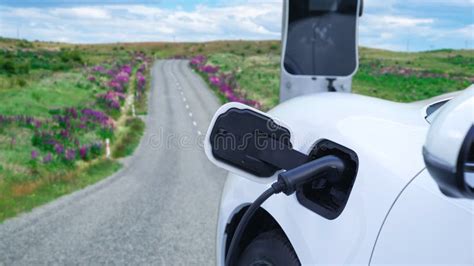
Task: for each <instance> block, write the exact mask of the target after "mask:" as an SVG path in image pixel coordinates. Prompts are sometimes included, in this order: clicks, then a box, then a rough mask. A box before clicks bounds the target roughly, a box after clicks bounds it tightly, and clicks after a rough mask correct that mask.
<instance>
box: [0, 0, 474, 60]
mask: <svg viewBox="0 0 474 266" xmlns="http://www.w3.org/2000/svg"><path fill="white" fill-rule="evenodd" d="M282 1H283V0H200V1H198V0H176V1H173V0H102V1H99V0H72V1H67V0H0V36H2V37H10V38H18V37H19V38H22V39H27V40H31V41H33V40H41V41H60V42H71V43H115V42H148V41H151V42H153V41H176V42H184V41H185V42H195V41H199V42H201V41H212V40H271V39H275V40H278V39H280V37H281V24H282V22H281V20H282V6H283V5H282ZM296 1H298V0H296ZM364 12H365V13H364V16H363V17H362V18H361V20H360V27H359V43H360V45H363V46H368V47H374V48H381V49H389V50H396V51H421V50H433V49H442V48H454V49H465V48H469V49H472V48H473V46H474V0H398V1H395V0H365V8H364Z"/></svg>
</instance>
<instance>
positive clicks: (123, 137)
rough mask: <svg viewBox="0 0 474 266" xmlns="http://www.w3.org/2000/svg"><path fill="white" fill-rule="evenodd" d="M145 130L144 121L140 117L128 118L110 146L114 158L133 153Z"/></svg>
mask: <svg viewBox="0 0 474 266" xmlns="http://www.w3.org/2000/svg"><path fill="white" fill-rule="evenodd" d="M144 131H145V123H144V122H143V121H142V120H141V119H140V118H128V119H127V120H126V121H125V126H124V127H123V128H122V129H121V131H119V132H118V134H117V140H116V142H115V144H114V146H113V147H112V156H113V157H114V158H123V157H127V156H130V155H132V154H133V152H134V151H135V149H136V148H137V146H138V144H139V143H140V139H141V137H142V136H143V133H144Z"/></svg>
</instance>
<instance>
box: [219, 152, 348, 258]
mask: <svg viewBox="0 0 474 266" xmlns="http://www.w3.org/2000/svg"><path fill="white" fill-rule="evenodd" d="M344 169H345V166H344V162H343V161H342V160H341V159H339V158H338V157H336V156H334V155H328V156H324V157H321V158H319V159H316V160H314V161H310V162H308V163H305V164H303V165H301V166H298V167H296V168H294V169H291V170H288V171H286V172H283V173H280V174H279V175H278V180H277V181H276V182H275V183H273V184H272V185H271V187H270V188H269V189H267V190H266V191H265V192H263V193H262V194H261V195H260V196H259V197H258V198H257V199H256V200H255V201H254V202H253V203H252V205H250V207H249V208H248V209H247V211H246V212H245V214H244V216H243V217H242V219H241V220H240V222H239V225H238V226H237V228H236V229H235V233H234V236H233V238H232V241H231V242H230V246H229V249H228V252H227V253H228V254H227V256H226V260H225V265H226V266H232V265H231V264H232V263H233V262H234V256H235V253H236V250H237V247H238V245H239V242H240V239H241V238H242V234H243V231H244V228H246V227H247V224H248V223H249V221H250V219H251V218H252V217H253V216H254V214H255V212H256V211H257V210H258V208H259V207H260V206H261V205H262V204H263V203H264V202H265V201H266V200H267V199H268V198H270V197H271V196H273V195H275V194H279V193H281V192H283V193H285V194H286V195H287V196H290V195H292V194H293V193H295V192H296V190H297V189H298V187H300V186H301V185H303V184H306V183H308V182H311V181H313V180H314V179H316V178H318V176H319V175H320V174H322V173H325V172H328V171H336V173H337V175H336V176H337V177H341V176H342V173H343V172H344Z"/></svg>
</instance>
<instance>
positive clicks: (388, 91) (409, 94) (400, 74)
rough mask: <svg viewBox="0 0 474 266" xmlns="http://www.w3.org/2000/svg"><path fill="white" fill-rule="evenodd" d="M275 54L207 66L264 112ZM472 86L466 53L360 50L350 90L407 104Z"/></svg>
mask: <svg viewBox="0 0 474 266" xmlns="http://www.w3.org/2000/svg"><path fill="white" fill-rule="evenodd" d="M275 45H276V44H275ZM278 50H279V48H278V49H275V50H273V49H267V50H262V51H263V52H261V53H256V54H255V53H254V54H249V55H245V56H242V55H239V54H235V53H232V52H219V53H212V54H209V56H208V62H207V63H208V64H210V65H214V66H219V67H220V69H221V71H222V72H223V73H232V74H233V75H234V76H235V78H236V80H237V82H238V87H239V88H238V90H240V91H242V92H243V94H245V95H246V97H247V98H249V99H253V100H257V101H259V102H260V103H261V105H262V106H263V109H269V108H271V107H273V106H274V105H275V104H277V103H278V95H279V83H280V80H279V79H280V56H279V54H277V53H276V51H278ZM473 82H474V52H473V51H472V50H471V51H467V50H461V51H454V50H441V51H432V52H420V53H400V52H390V51H383V50H376V49H368V48H361V49H360V66H359V71H358V73H357V74H356V75H355V77H354V83H353V91H354V92H355V93H359V94H363V95H368V96H374V97H379V98H383V99H388V100H392V101H399V102H411V101H417V100H422V99H426V98H430V97H433V96H437V95H440V94H443V93H447V92H451V91H456V90H461V89H464V88H467V87H468V86H469V85H470V84H472V83H473Z"/></svg>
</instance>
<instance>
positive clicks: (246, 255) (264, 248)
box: [237, 231, 301, 266]
mask: <svg viewBox="0 0 474 266" xmlns="http://www.w3.org/2000/svg"><path fill="white" fill-rule="evenodd" d="M237 265H239V266H257V265H274V266H280V265H281V266H299V265H301V264H300V262H299V260H298V257H297V256H296V253H295V251H294V250H293V248H292V247H291V244H290V242H288V240H287V239H286V237H284V236H282V235H281V234H280V233H279V232H278V231H270V232H265V233H261V234H260V235H258V236H257V237H256V238H255V239H254V240H252V242H250V244H249V245H248V246H247V247H246V248H245V250H244V252H242V255H241V256H240V258H239V260H238V263H237Z"/></svg>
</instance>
